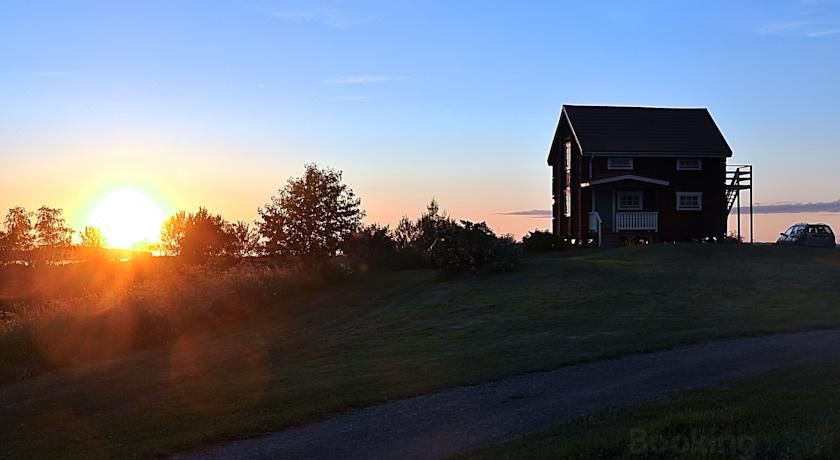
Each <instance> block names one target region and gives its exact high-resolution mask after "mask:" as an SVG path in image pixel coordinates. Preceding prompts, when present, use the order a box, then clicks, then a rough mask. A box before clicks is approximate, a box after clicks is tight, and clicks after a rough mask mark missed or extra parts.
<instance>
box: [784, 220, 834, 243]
mask: <svg viewBox="0 0 840 460" xmlns="http://www.w3.org/2000/svg"><path fill="white" fill-rule="evenodd" d="M776 244H781V245H788V246H808V247H814V248H834V247H837V243H836V241H835V238H834V232H833V231H832V230H831V227H829V226H828V225H826V224H805V223H802V224H796V225H794V226H792V227H790V228H789V229H787V231H785V232H784V233H780V234H779V239H778V240H776Z"/></svg>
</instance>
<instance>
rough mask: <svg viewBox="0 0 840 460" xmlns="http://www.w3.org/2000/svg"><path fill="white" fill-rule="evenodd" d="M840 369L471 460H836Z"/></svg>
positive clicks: (785, 377)
mask: <svg viewBox="0 0 840 460" xmlns="http://www.w3.org/2000/svg"><path fill="white" fill-rule="evenodd" d="M838 381H840V361H838V360H831V361H822V362H817V363H814V364H808V365H805V366H797V367H793V368H787V369H778V370H774V371H772V372H769V373H767V374H765V375H762V376H759V377H752V378H749V379H746V380H742V381H739V382H736V383H734V384H731V385H727V386H718V387H712V388H708V389H704V390H697V391H692V392H688V393H681V394H677V395H674V396H671V397H668V398H664V399H662V400H657V401H653V402H648V403H643V404H640V405H638V406H633V407H628V408H623V409H612V410H605V411H601V412H598V413H595V414H592V415H590V416H586V417H581V418H578V419H575V420H574V421H572V422H570V423H568V424H565V425H562V426H560V427H558V428H556V429H554V430H551V431H548V432H545V433H540V434H535V435H530V436H526V437H524V438H522V439H520V440H517V441H514V442H511V443H508V444H504V445H501V446H495V447H491V448H488V449H485V450H481V451H478V452H474V453H472V454H470V455H468V456H465V457H463V458H465V459H466V458H469V459H510V458H533V459H540V458H545V459H548V458H552V459H555V458H557V459H561V458H562V459H594V458H614V459H672V458H681V459H697V460H699V459H706V460H708V459H730V458H742V459H751V458H760V459H831V458H837V455H838V452H840V386H838V385H837V382H838Z"/></svg>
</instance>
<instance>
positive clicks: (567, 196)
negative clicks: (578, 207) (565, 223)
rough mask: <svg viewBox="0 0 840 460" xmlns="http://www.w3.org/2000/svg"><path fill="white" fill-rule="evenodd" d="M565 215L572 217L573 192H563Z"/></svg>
mask: <svg viewBox="0 0 840 460" xmlns="http://www.w3.org/2000/svg"><path fill="white" fill-rule="evenodd" d="M563 215H564V216H566V217H572V191H571V190H565V191H564V192H563Z"/></svg>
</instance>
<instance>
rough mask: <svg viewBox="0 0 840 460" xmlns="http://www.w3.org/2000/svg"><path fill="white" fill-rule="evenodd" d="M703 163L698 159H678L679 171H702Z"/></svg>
mask: <svg viewBox="0 0 840 460" xmlns="http://www.w3.org/2000/svg"><path fill="white" fill-rule="evenodd" d="M702 169H703V162H701V161H700V159H698V158H677V171H700V170H702Z"/></svg>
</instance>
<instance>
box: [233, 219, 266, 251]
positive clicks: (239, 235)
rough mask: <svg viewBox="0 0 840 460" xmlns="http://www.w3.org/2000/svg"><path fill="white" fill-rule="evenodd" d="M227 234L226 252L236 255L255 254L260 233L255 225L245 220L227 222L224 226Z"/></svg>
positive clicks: (258, 244)
mask: <svg viewBox="0 0 840 460" xmlns="http://www.w3.org/2000/svg"><path fill="white" fill-rule="evenodd" d="M225 234H226V235H227V248H226V250H225V252H226V253H228V254H230V255H235V256H238V257H248V256H252V255H255V254H256V253H257V251H258V250H259V246H260V234H259V232H258V231H257V229H256V228H255V227H252V226H251V225H250V224H249V223H247V222H242V221H237V222H234V223H232V224H227V226H226V227H225Z"/></svg>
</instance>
